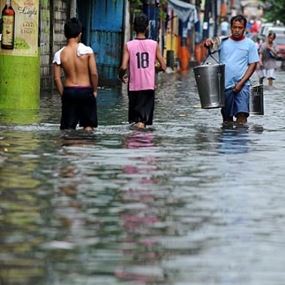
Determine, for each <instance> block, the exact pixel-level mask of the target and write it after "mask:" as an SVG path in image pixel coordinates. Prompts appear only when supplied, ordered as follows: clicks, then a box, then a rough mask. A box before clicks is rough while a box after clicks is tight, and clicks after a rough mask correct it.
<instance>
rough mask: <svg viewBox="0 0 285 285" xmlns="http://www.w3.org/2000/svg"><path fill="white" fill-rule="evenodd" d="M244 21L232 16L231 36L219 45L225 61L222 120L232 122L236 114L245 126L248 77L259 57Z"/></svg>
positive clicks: (207, 42) (237, 120)
mask: <svg viewBox="0 0 285 285" xmlns="http://www.w3.org/2000/svg"><path fill="white" fill-rule="evenodd" d="M246 24H247V20H246V18H245V17H244V16H242V15H237V16H234V17H232V18H231V36H230V37H229V38H227V39H225V40H223V41H221V44H220V47H219V55H220V62H221V63H223V64H225V107H224V108H222V110H221V111H222V116H223V122H224V123H232V122H233V121H234V117H235V118H236V123H237V124H238V125H244V124H246V123H247V117H248V116H249V95H250V82H249V79H250V77H251V75H252V74H253V73H254V71H255V68H256V65H257V63H258V61H259V56H258V52H257V48H256V45H255V43H254V42H253V41H252V40H251V39H249V38H247V37H245V35H244V34H245V29H246ZM204 44H205V46H206V47H212V46H213V45H214V44H215V40H214V39H206V41H205V43H204Z"/></svg>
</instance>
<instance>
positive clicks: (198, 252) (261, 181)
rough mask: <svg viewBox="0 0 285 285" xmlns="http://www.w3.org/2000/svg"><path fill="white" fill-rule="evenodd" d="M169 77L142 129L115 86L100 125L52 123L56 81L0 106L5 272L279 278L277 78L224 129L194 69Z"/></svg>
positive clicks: (152, 279) (65, 277) (107, 278)
mask: <svg viewBox="0 0 285 285" xmlns="http://www.w3.org/2000/svg"><path fill="white" fill-rule="evenodd" d="M284 78H285V77H284ZM164 80H165V82H164V81H163V80H161V81H160V83H159V84H161V88H160V90H158V92H157V101H156V103H157V105H156V107H157V108H156V112H155V124H154V128H153V129H147V130H145V131H136V130H131V129H130V128H129V125H128V123H127V122H126V118H127V96H126V93H123V94H121V93H120V92H117V91H116V90H115V91H114V92H111V91H110V92H109V90H102V91H101V90H100V92H103V93H104V95H103V93H101V95H102V97H101V99H100V98H99V103H100V102H101V103H100V104H101V105H100V104H99V112H101V113H100V118H101V124H100V125H99V128H98V129H97V130H96V131H95V132H94V133H85V132H82V131H80V130H77V131H67V132H60V131H59V129H58V127H59V125H58V122H59V114H60V110H59V108H60V104H57V103H60V102H58V100H59V97H58V96H57V95H56V96H53V95H44V98H43V100H41V103H42V108H41V112H39V113H38V116H39V117H38V119H34V118H36V116H35V117H33V116H34V115H31V117H32V121H31V122H30V119H27V120H26V119H25V118H23V123H21V122H13V121H12V120H10V119H9V118H8V117H6V119H4V117H3V116H0V130H1V134H0V175H1V177H0V199H1V204H0V229H1V232H0V246H1V252H0V266H1V267H0V284H21V285H22V284H37V285H56V284H60V285H65V284H66V285H67V284H68V285H81V284H92V285H102V284H104V285H105V284H106V285H115V284H132V285H134V284H136V285H138V284H140V285H141V284H144V285H157V284H163V285H170V284H171V285H180V284H195V285H204V284H208V283H209V282H210V283H211V284H213V285H214V284H215V285H216V284H217V285H218V284H231V285H240V284H252V285H265V284H266V285H267V284H270V285H279V284H284V280H285V277H284V274H283V267H282V266H283V264H284V261H285V260H284V256H285V252H284V242H283V239H282V238H283V236H284V234H285V232H284V227H283V224H284V222H285V219H284V217H285V214H284V201H285V196H284V195H285V194H284V191H283V189H284V183H285V180H284V175H283V173H284V167H283V166H284V159H285V157H284V140H285V138H284V124H282V122H283V121H284V120H283V117H284V114H285V113H284V112H283V111H282V110H280V98H281V97H280V96H279V95H280V94H281V93H280V92H281V91H280V92H279V91H278V93H274V92H275V91H274V92H272V93H274V94H268V95H270V96H265V100H266V114H268V115H265V116H264V117H262V116H259V117H258V116H255V117H254V116H253V117H251V119H250V122H249V125H248V128H247V129H238V128H227V129H223V128H221V124H220V120H221V118H220V113H219V111H218V110H216V111H215V110H209V111H205V110H201V109H200V107H197V103H199V102H198V96H197V93H196V90H195V85H194V84H193V82H194V79H193V77H191V76H189V77H187V76H186V75H183V76H181V75H169V74H167V75H166V76H165V78H164ZM278 82H279V81H278ZM278 82H276V84H279V83H278ZM276 86H277V85H276ZM280 86H281V87H282V86H283V85H280ZM282 88H283V87H282ZM283 89H284V88H283ZM283 89H282V90H283ZM279 93H280V94H279ZM271 95H272V96H271ZM99 96H100V95H99ZM100 100H102V101H100ZM1 114H2V113H1ZM28 116H30V115H28ZM20 120H22V118H21V117H20ZM25 120H26V121H25ZM24 122H27V124H26V123H24ZM29 122H30V123H29ZM259 124H261V125H259ZM264 161H265V162H266V163H263V162H264ZM241 260H242V262H241ZM209 280H210V281H209Z"/></svg>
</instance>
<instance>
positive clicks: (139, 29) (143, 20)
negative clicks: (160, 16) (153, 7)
mask: <svg viewBox="0 0 285 285" xmlns="http://www.w3.org/2000/svg"><path fill="white" fill-rule="evenodd" d="M147 27H148V17H147V16H146V15H145V14H144V13H140V14H138V15H136V16H135V19H134V30H135V32H136V33H144V32H145V31H146V29H147Z"/></svg>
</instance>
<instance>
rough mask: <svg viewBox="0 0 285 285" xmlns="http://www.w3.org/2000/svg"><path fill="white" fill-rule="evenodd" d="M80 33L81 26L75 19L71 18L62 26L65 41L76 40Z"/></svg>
mask: <svg viewBox="0 0 285 285" xmlns="http://www.w3.org/2000/svg"><path fill="white" fill-rule="evenodd" d="M81 32H82V24H81V22H80V21H79V20H78V19H77V18H71V19H69V20H67V21H66V23H65V25H64V35H65V37H66V38H67V39H70V38H76V37H77V36H79V34H80V33H81Z"/></svg>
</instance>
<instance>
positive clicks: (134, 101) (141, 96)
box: [128, 90, 155, 125]
mask: <svg viewBox="0 0 285 285" xmlns="http://www.w3.org/2000/svg"><path fill="white" fill-rule="evenodd" d="M154 93H155V92H154V90H141V91H129V92H128V96H129V123H138V122H142V123H145V124H146V125H152V120H153V110H154Z"/></svg>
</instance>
